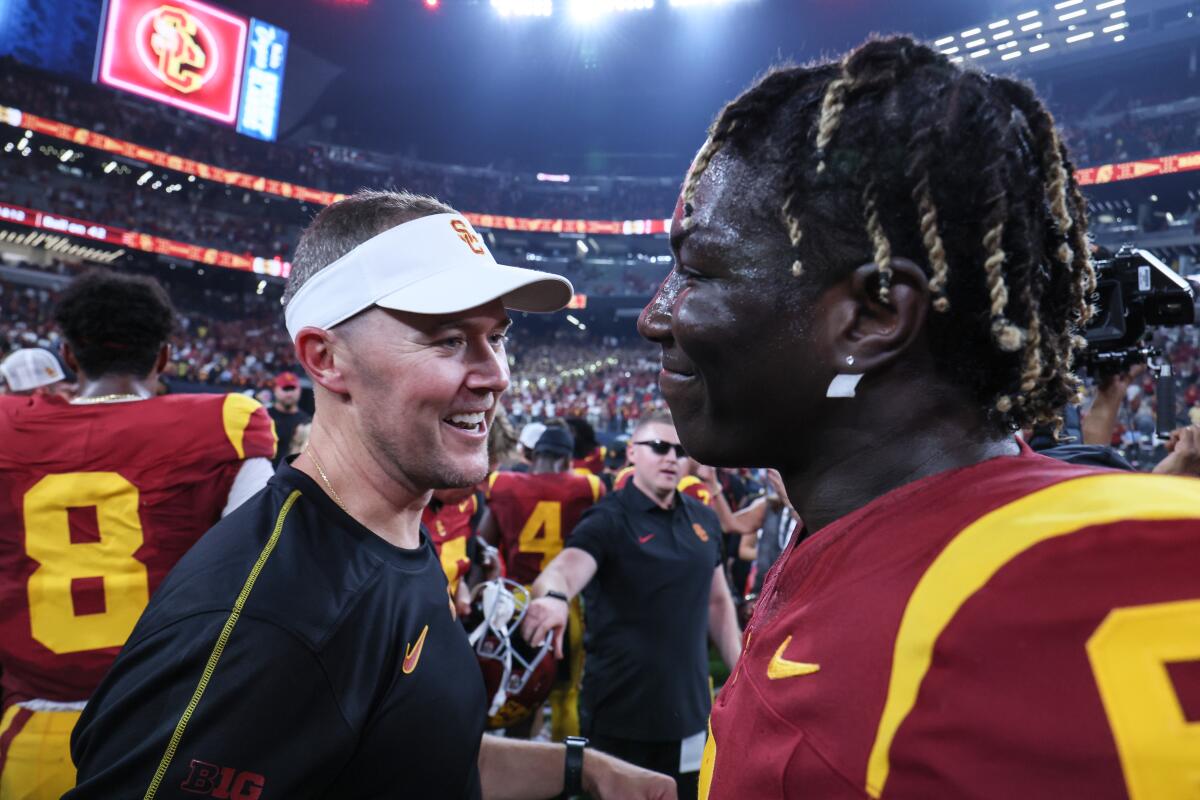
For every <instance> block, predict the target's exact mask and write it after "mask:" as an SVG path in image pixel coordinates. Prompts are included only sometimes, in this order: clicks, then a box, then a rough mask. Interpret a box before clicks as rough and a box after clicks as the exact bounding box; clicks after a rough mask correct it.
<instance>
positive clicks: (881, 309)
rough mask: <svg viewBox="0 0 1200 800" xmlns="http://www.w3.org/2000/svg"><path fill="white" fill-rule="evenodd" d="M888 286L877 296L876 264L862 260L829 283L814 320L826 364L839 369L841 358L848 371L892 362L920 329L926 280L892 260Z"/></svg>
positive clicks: (914, 269) (907, 264) (925, 305)
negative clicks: (884, 297) (883, 298)
mask: <svg viewBox="0 0 1200 800" xmlns="http://www.w3.org/2000/svg"><path fill="white" fill-rule="evenodd" d="M891 267H892V275H891V281H890V284H891V285H890V290H889V293H888V299H887V300H886V301H881V300H880V297H879V295H880V291H879V280H880V273H879V268H878V267H877V266H876V265H875V264H865V265H863V266H861V267H859V268H858V269H856V270H855V271H854V272H852V273H850V275H848V276H847V277H846V278H844V279H842V280H841V281H838V282H837V283H835V284H833V285H832V286H830V287H829V288H828V289H826V290H825V292H824V293H823V294H822V296H821V298H820V300H819V301H818V306H819V317H820V318H821V322H820V323H819V325H820V329H821V331H822V333H821V334H820V335H821V337H822V338H823V339H824V342H823V345H824V348H823V349H825V350H826V351H827V352H828V353H829V358H830V363H831V364H832V366H833V367H834V368H835V369H836V370H837V371H839V372H840V371H842V369H843V368H844V365H845V363H846V358H847V356H850V357H852V358H853V359H854V361H853V363H854V369H853V371H854V372H869V371H871V370H872V369H877V368H879V367H882V366H884V365H885V364H889V363H891V362H893V361H895V360H896V359H897V358H898V357H900V356H901V354H903V353H904V352H905V351H906V350H908V348H909V347H910V346H911V345H912V343H913V341H914V340H916V338H917V337H918V336H919V335H920V334H921V332H922V331H923V330H924V328H925V317H926V311H927V309H928V308H929V281H928V279H927V278H926V277H925V273H924V272H923V271H922V270H921V268H920V267H918V266H917V265H916V264H914V263H913V262H911V261H909V260H908V259H905V258H893V259H892V264H891Z"/></svg>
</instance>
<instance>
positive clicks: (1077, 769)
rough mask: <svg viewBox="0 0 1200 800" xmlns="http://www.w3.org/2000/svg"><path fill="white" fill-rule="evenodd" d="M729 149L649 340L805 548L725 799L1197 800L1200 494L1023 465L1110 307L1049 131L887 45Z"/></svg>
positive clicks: (712, 176) (756, 108)
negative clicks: (1090, 333) (766, 486)
mask: <svg viewBox="0 0 1200 800" xmlns="http://www.w3.org/2000/svg"><path fill="white" fill-rule="evenodd" d="M710 131H711V132H710V135H709V138H708V140H707V141H706V142H705V144H704V146H703V147H702V148H701V150H700V152H699V154H698V155H697V157H696V158H695V160H694V162H693V165H692V167H691V169H690V171H689V174H688V176H687V178H686V180H685V182H684V189H683V192H682V197H681V198H680V202H679V204H678V206H677V210H676V213H675V216H674V219H673V221H672V230H671V239H672V247H673V250H674V253H675V267H674V269H673V270H672V271H671V273H670V274H669V275H668V277H667V278H666V280H665V281H664V283H663V284H662V286H661V287H660V288H659V290H658V293H657V294H656V296H655V297H654V299H653V300H652V301H651V303H650V304H649V305H648V306H647V308H646V309H645V310H644V311H643V313H642V316H641V318H640V320H639V329H640V331H641V333H642V335H643V336H645V337H647V338H649V339H651V340H653V341H654V342H656V343H657V344H659V345H660V346H661V347H662V367H663V369H662V372H660V375H659V383H660V385H661V387H662V391H663V395H664V396H665V398H666V400H667V401H668V403H669V404H670V406H671V408H672V411H673V412H674V415H675V420H676V423H677V425H678V430H679V434H680V439H681V441H682V442H683V443H684V445H685V446H686V447H687V450H688V452H689V453H691V454H692V455H694V456H695V457H696V458H698V459H700V460H701V461H703V462H705V463H708V464H715V465H740V464H762V465H764V466H767V467H775V468H777V469H778V470H779V471H780V473H781V474H782V475H783V478H784V483H785V484H786V488H787V496H788V497H789V498H790V499H791V501H792V502H793V504H794V506H795V509H796V511H797V512H798V514H799V517H800V518H801V519H803V521H804V526H805V531H804V532H803V535H802V533H801V532H797V533H795V534H794V535H793V536H792V537H791V540H790V543H789V544H788V546H787V547H786V549H785V550H784V552H783V554H782V555H780V557H779V560H778V561H777V562H776V564H775V567H774V568H773V569H772V570H771V573H770V575H769V576H768V578H767V582H766V584H765V586H764V587H763V592H762V596H761V598H760V600H759V602H758V604H757V608H756V610H755V612H754V616H753V618H752V619H751V622H750V625H749V627H748V628H747V629H746V632H745V637H744V643H745V649H744V653H743V656H742V658H741V660H740V661H739V663H738V667H737V669H736V670H735V671H734V673H733V675H732V676H731V678H730V679H729V681H728V682H727V683H726V684H725V686H724V687H723V688H722V690H721V693H720V695H719V696H718V698H717V700H716V702H715V703H714V705H713V710H712V716H711V721H710V730H711V736H710V737H709V739H708V742H707V745H706V749H705V756H704V762H703V763H704V769H703V770H702V775H701V786H700V797H701V798H712V800H731V799H732V798H738V799H739V800H740V798H748V797H753V798H759V797H771V798H800V797H820V798H864V797H871V798H945V797H973V798H1015V797H1020V798H1026V799H1028V798H1064V797H1086V798H1089V799H1091V800H1097V799H1099V798H1114V799H1115V798H1133V800H1147V799H1148V798H1184V797H1195V796H1196V791H1197V786H1198V785H1200V783H1198V780H1200V777H1198V776H1200V772H1198V766H1197V765H1200V726H1198V724H1197V722H1196V720H1197V719H1200V701H1198V700H1197V698H1200V483H1197V482H1196V481H1195V480H1192V479H1188V478H1177V477H1165V476H1157V475H1137V474H1130V473H1125V472H1112V471H1103V470H1098V469H1092V468H1086V467H1080V466H1075V465H1070V464H1065V463H1062V462H1059V461H1055V460H1052V459H1049V458H1045V457H1043V456H1039V455H1037V454H1035V453H1033V452H1032V451H1030V450H1029V448H1028V447H1026V446H1025V445H1024V444H1023V443H1022V442H1020V441H1019V440H1018V439H1017V438H1016V437H1015V436H1014V432H1015V431H1017V430H1020V429H1021V428H1024V427H1027V426H1030V425H1034V424H1042V423H1049V424H1053V423H1054V422H1055V421H1056V420H1060V419H1061V414H1062V412H1063V409H1064V407H1066V406H1067V405H1068V403H1071V402H1073V400H1074V398H1076V397H1077V396H1078V392H1079V380H1078V379H1077V378H1076V376H1075V374H1074V372H1073V369H1072V364H1073V361H1074V358H1075V355H1076V352H1077V350H1078V348H1079V347H1081V346H1082V345H1083V340H1082V339H1081V337H1080V335H1079V334H1080V332H1081V331H1082V330H1083V329H1084V327H1085V326H1086V325H1087V323H1088V321H1089V319H1090V318H1091V316H1092V314H1093V309H1092V307H1091V305H1090V302H1091V299H1092V297H1093V296H1094V293H1095V289H1096V276H1095V273H1094V270H1093V266H1092V264H1091V261H1090V257H1089V251H1088V240H1087V224H1088V222H1087V216H1086V204H1085V202H1084V199H1083V197H1082V196H1081V194H1080V192H1079V189H1078V182H1077V180H1076V178H1075V177H1074V174H1073V168H1072V165H1071V163H1070V161H1069V159H1068V155H1067V151H1066V149H1065V147H1064V146H1063V144H1062V141H1061V139H1060V136H1059V134H1058V132H1057V131H1056V129H1055V125H1054V120H1053V118H1052V117H1051V115H1050V114H1049V112H1048V111H1047V110H1046V108H1045V106H1044V105H1043V104H1042V102H1041V101H1040V100H1039V99H1038V98H1037V96H1036V95H1035V94H1034V92H1033V90H1032V89H1031V88H1030V87H1029V86H1028V85H1026V84H1024V83H1020V82H1017V81H1015V80H1013V79H1011V78H1007V77H1000V76H995V75H989V74H987V73H985V72H983V71H981V70H979V69H977V68H971V69H965V68H963V67H960V66H958V65H957V64H955V63H954V62H953V61H952V60H951V59H950V58H948V57H947V56H946V55H944V54H942V53H939V52H937V51H936V50H934V49H931V48H930V47H928V46H926V45H923V44H920V43H918V42H915V41H913V40H912V39H909V38H907V37H886V38H873V39H871V40H870V41H868V42H866V43H865V44H863V45H861V46H860V47H858V48H856V49H855V50H854V51H852V52H850V53H849V54H847V55H846V56H845V57H844V58H842V59H840V60H839V61H836V62H828V63H824V64H820V65H810V66H805V67H783V68H779V69H776V70H773V71H771V72H770V73H768V74H767V75H766V76H764V77H763V78H761V79H760V80H759V81H758V82H757V83H756V84H755V85H754V86H752V87H751V88H750V89H749V90H747V91H746V92H745V93H744V94H743V95H742V96H741V97H739V98H738V99H736V100H734V101H733V102H732V103H730V104H729V105H728V106H726V107H725V108H724V109H723V110H722V111H721V112H720V113H719V114H718V116H717V119H716V121H715V122H714V123H713V126H712V128H711V129H710ZM771 220H774V221H775V222H774V223H772V222H771ZM780 376H787V379H786V380H781V379H780Z"/></svg>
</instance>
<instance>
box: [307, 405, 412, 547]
mask: <svg viewBox="0 0 1200 800" xmlns="http://www.w3.org/2000/svg"><path fill="white" fill-rule="evenodd" d="M308 441H309V444H308V447H307V448H305V451H304V452H303V453H301V454H300V455H299V456H298V457H297V458H296V460H295V461H293V462H292V466H293V467H294V468H296V469H298V470H300V471H301V472H303V473H304V474H306V475H308V476H309V477H310V478H312V479H313V481H315V482H316V484H317V485H318V486H320V487H321V489H322V490H324V491H325V493H326V494H328V495H329V496H330V497H331V498H332V499H333V500H334V502H335V503H337V504H338V505H340V506H341V507H342V509H343V510H344V511H345V512H346V513H347V514H349V515H350V516H352V517H354V519H355V520H357V521H358V522H359V523H360V524H361V525H362V526H363V527H365V528H367V529H368V530H370V531H371V532H372V533H374V534H375V535H376V536H378V537H379V538H381V539H383V540H384V541H386V542H388V543H389V544H392V545H395V546H396V547H403V548H406V549H414V548H416V547H417V546H418V545H419V544H420V543H421V533H420V527H421V510H422V509H423V508H424V507H425V505H426V504H427V503H428V502H429V497H430V494H431V493H430V492H428V491H420V490H417V489H416V488H415V487H411V486H408V485H406V483H405V482H404V481H403V480H402V479H401V480H397V479H396V478H395V477H393V476H391V475H389V474H387V473H386V472H385V471H384V470H383V469H382V468H381V467H380V465H379V464H378V463H377V462H376V461H375V460H374V459H372V458H371V457H370V455H369V453H367V450H366V448H364V447H362V446H361V445H359V446H355V445H354V443H353V442H351V441H348V440H347V439H346V438H345V437H344V436H340V435H338V434H337V432H336V431H328V430H326V429H325V428H323V427H319V423H315V422H314V424H313V429H312V432H311V433H310V434H309V440H308ZM318 465H319V466H318ZM322 473H323V474H322Z"/></svg>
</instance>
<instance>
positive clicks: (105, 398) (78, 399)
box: [71, 393, 145, 406]
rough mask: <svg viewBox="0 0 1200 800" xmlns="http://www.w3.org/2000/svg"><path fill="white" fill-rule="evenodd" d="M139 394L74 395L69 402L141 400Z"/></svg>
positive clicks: (91, 402)
mask: <svg viewBox="0 0 1200 800" xmlns="http://www.w3.org/2000/svg"><path fill="white" fill-rule="evenodd" d="M143 399H145V398H143V397H142V396H141V395H140V394H132V393H126V394H102V395H100V396H98V397H76V398H75V399H74V400H72V401H71V402H72V403H73V404H74V405H77V406H85V405H93V404H95V403H122V402H125V401H127V400H143Z"/></svg>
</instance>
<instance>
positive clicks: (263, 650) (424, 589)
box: [66, 464, 487, 800]
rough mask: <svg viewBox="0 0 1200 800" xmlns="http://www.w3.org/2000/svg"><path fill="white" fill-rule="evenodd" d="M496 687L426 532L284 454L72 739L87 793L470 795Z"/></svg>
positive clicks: (223, 526)
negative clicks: (343, 495)
mask: <svg viewBox="0 0 1200 800" xmlns="http://www.w3.org/2000/svg"><path fill="white" fill-rule="evenodd" d="M486 703H487V701H486V698H485V691H484V686H483V680H482V677H481V675H480V670H479V666H478V663H477V661H476V659H475V656H474V653H473V652H472V650H471V647H470V645H469V644H468V643H467V638H466V634H465V633H464V631H463V628H462V626H461V625H460V624H459V623H458V622H457V621H455V620H454V618H453V617H452V611H451V608H450V604H449V599H448V596H447V592H446V578H445V574H444V573H443V571H442V567H441V564H440V563H439V561H438V558H437V556H436V555H435V553H434V550H433V547H432V546H431V544H430V542H429V539H428V537H427V536H426V535H425V533H424V531H422V534H421V544H420V546H419V547H418V548H416V549H414V550H406V549H401V548H398V547H394V546H392V545H390V544H388V543H387V542H386V541H384V540H383V539H381V538H380V537H378V536H376V535H375V534H373V533H372V532H371V531H369V530H368V529H366V528H365V527H363V526H362V525H360V524H359V523H357V522H356V521H355V520H354V519H353V518H352V517H350V516H349V515H348V514H346V513H345V512H344V511H342V509H340V508H339V507H338V506H337V505H336V504H335V503H334V502H333V501H332V500H331V499H330V498H329V496H328V495H327V494H325V492H324V491H322V490H321V488H320V487H319V486H317V484H315V483H314V482H313V481H312V480H311V479H310V478H308V476H306V475H305V474H304V473H302V472H299V471H298V470H295V469H293V468H292V467H291V466H289V465H287V464H284V465H282V466H281V467H280V468H279V471H278V473H276V475H275V477H274V478H272V479H271V481H270V483H269V484H268V485H267V488H266V489H264V490H263V491H262V492H260V493H259V494H258V495H256V496H255V497H254V498H252V499H250V500H249V501H247V502H246V503H245V504H244V505H243V506H241V507H240V508H239V509H237V510H236V511H235V512H233V513H232V514H230V515H229V516H228V517H226V518H225V519H223V520H222V521H221V522H220V523H219V524H218V525H216V526H215V527H214V528H212V529H211V530H210V531H209V532H208V533H207V534H205V535H204V537H203V538H202V539H201V540H200V541H199V542H198V543H197V544H196V546H195V547H194V548H193V549H192V550H191V551H190V552H189V553H188V554H187V555H186V556H185V557H184V558H183V559H182V560H181V561H180V562H179V564H178V565H176V567H175V569H174V570H172V571H171V574H170V575H169V576H168V577H167V579H166V580H165V581H164V582H163V584H162V586H161V587H160V588H159V590H158V592H157V593H156V594H155V595H154V597H153V598H152V599H151V601H150V604H149V606H148V607H147V608H146V611H145V613H144V614H143V615H142V618H141V620H140V621H139V622H138V624H137V626H136V627H135V628H134V631H133V634H132V635H131V636H130V639H129V641H128V643H127V644H126V645H125V648H124V649H123V650H122V651H121V654H120V656H119V657H118V658H117V660H116V663H115V664H114V665H113V668H112V670H111V671H110V672H109V673H108V675H107V677H106V678H105V679H104V681H103V682H102V683H101V685H100V687H99V688H98V689H97V691H96V693H95V695H94V696H93V697H92V699H91V701H90V702H89V703H88V705H87V708H86V709H85V710H84V712H83V716H82V718H81V719H80V721H79V724H78V725H77V726H76V728H75V731H74V733H73V735H72V737H71V755H72V758H73V759H74V761H75V764H76V766H77V767H78V786H77V788H76V789H74V790H72V791H71V792H69V793H68V794H67V795H66V797H68V798H71V799H72V800H83V798H104V800H112V798H133V797H139V798H140V797H158V798H177V797H178V798H188V799H189V800H195V798H196V797H198V796H206V795H207V796H213V797H238V798H245V800H273V798H286V800H294V799H296V798H338V799H339V800H355V799H356V798H395V797H406V798H407V797H413V798H425V797H430V798H433V797H437V798H474V797H478V796H479V795H480V787H479V773H478V769H477V758H478V754H479V743H480V737H481V736H482V734H483V730H484V722H485V711H486Z"/></svg>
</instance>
